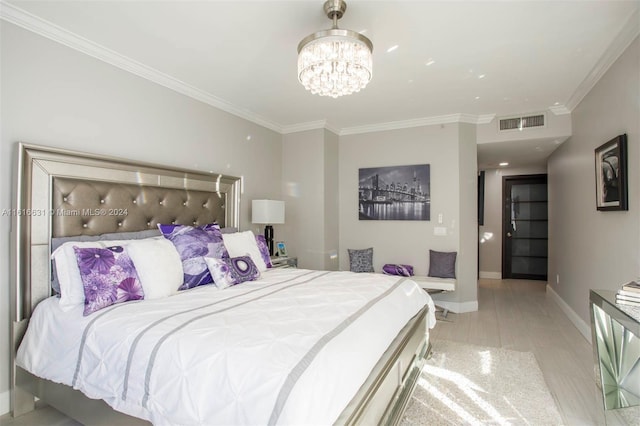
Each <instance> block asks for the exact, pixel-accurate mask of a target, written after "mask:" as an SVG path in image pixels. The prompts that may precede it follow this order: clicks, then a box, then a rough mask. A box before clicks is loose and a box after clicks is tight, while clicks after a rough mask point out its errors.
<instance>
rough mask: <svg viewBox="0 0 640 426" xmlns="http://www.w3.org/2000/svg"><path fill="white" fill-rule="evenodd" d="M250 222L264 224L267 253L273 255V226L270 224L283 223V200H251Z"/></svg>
mask: <svg viewBox="0 0 640 426" xmlns="http://www.w3.org/2000/svg"><path fill="white" fill-rule="evenodd" d="M251 222H253V223H257V224H262V225H265V227H264V238H265V240H267V246H268V247H269V255H270V256H273V226H271V225H273V224H279V223H284V201H277V200H253V201H252V202H251Z"/></svg>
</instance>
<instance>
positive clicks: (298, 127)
mask: <svg viewBox="0 0 640 426" xmlns="http://www.w3.org/2000/svg"><path fill="white" fill-rule="evenodd" d="M325 128H327V120H316V121H307V122H306V123H296V124H291V125H288V126H282V130H281V131H280V133H282V134H283V135H287V134H289V133H297V132H305V131H307V130H317V129H325Z"/></svg>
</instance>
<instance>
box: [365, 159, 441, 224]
mask: <svg viewBox="0 0 640 426" xmlns="http://www.w3.org/2000/svg"><path fill="white" fill-rule="evenodd" d="M430 179H431V178H430V168H429V164H417V165H409V166H391V167H370V168H365V169H359V171H358V215H359V219H360V220H430V218H431V193H430V183H431V182H430Z"/></svg>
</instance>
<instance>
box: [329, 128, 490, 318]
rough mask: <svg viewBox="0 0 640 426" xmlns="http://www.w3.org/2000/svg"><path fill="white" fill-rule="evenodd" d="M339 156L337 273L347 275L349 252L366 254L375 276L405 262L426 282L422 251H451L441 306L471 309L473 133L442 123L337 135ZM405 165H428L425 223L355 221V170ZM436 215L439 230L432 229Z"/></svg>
mask: <svg viewBox="0 0 640 426" xmlns="http://www.w3.org/2000/svg"><path fill="white" fill-rule="evenodd" d="M339 150H340V155H339V158H340V162H339V169H340V179H339V185H340V188H339V197H340V198H339V205H340V232H339V236H340V253H339V257H340V269H343V270H348V269H349V256H348V254H347V249H350V248H351V249H358V248H367V247H373V248H374V256H373V260H374V269H375V270H376V271H377V272H380V271H381V269H382V266H383V265H384V264H385V263H406V264H411V265H413V266H414V267H415V273H416V275H427V272H428V266H429V249H433V250H438V251H457V252H458V255H459V256H460V258H459V259H458V262H457V265H456V266H457V276H458V278H459V279H458V288H457V290H456V292H454V293H452V294H450V295H448V297H447V298H446V299H447V300H448V301H451V302H455V303H456V304H457V305H456V307H454V309H456V310H458V309H461V308H462V309H465V310H475V309H476V308H477V297H476V296H477V282H476V279H475V277H476V264H477V263H476V257H477V252H476V241H477V240H476V238H477V228H476V226H477V225H476V218H475V211H476V204H475V201H476V197H475V194H476V144H475V126H469V125H460V124H447V125H436V126H423V127H415V128H411V129H402V130H390V131H382V132H373V133H365V134H357V135H348V136H341V137H340V146H339ZM409 164H430V165H431V220H430V221H367V220H359V219H358V169H360V168H365V167H381V166H394V165H395V166H401V165H409ZM467 209H468V210H469V212H467ZM462 210H465V212H463V213H461V211H462ZM438 214H442V216H443V224H442V225H437V217H438ZM434 226H444V227H446V228H447V235H446V236H434V232H433V231H434ZM464 233H467V234H465V235H462V234H464ZM468 239H470V240H471V241H473V243H472V244H469V243H468ZM461 260H464V261H463V262H461ZM467 303H470V304H467Z"/></svg>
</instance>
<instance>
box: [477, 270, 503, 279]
mask: <svg viewBox="0 0 640 426" xmlns="http://www.w3.org/2000/svg"><path fill="white" fill-rule="evenodd" d="M480 278H487V279H489V280H501V279H502V272H490V271H480Z"/></svg>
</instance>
